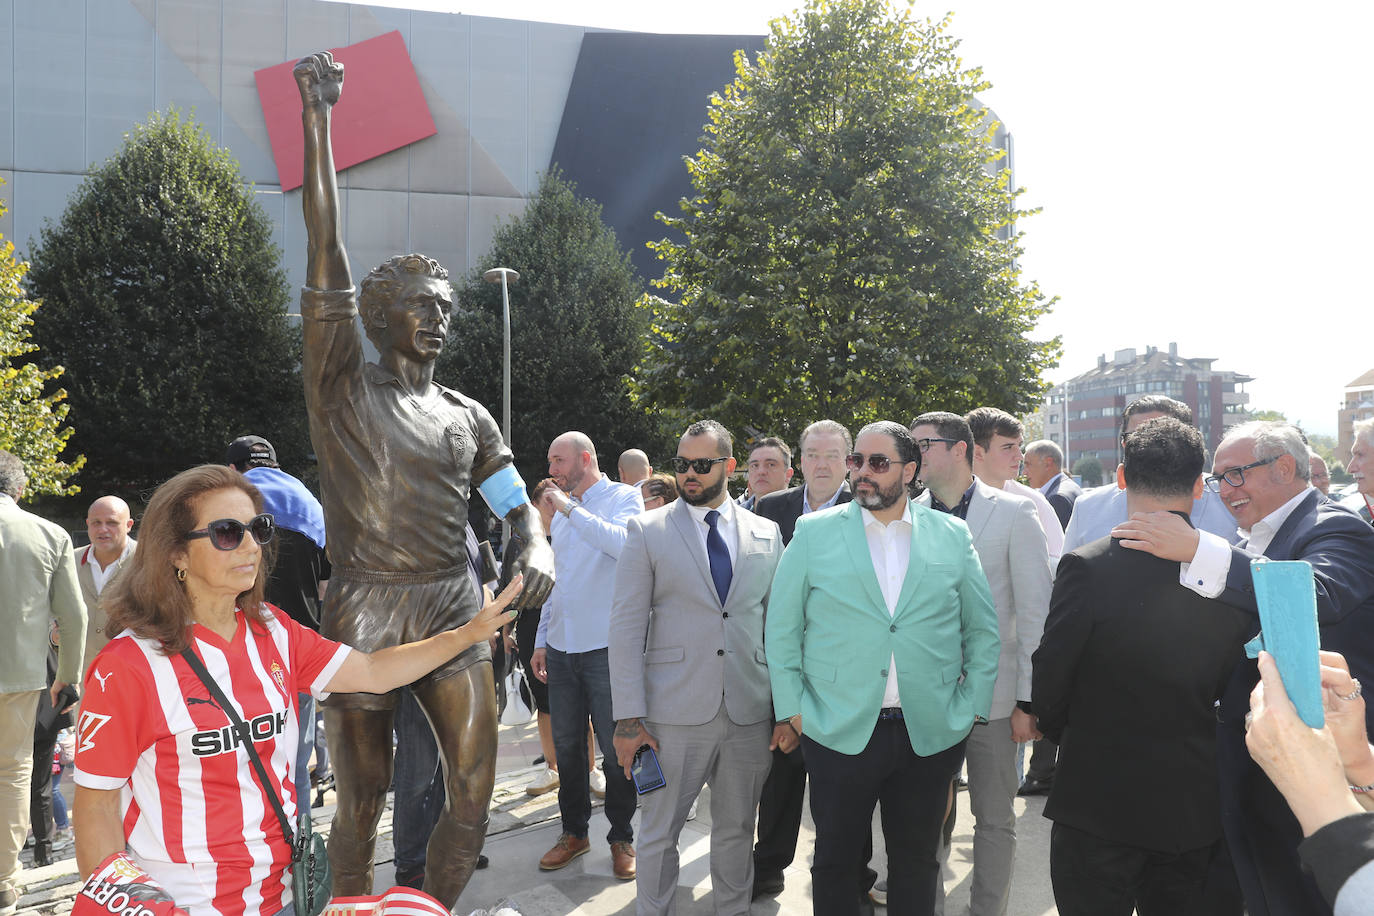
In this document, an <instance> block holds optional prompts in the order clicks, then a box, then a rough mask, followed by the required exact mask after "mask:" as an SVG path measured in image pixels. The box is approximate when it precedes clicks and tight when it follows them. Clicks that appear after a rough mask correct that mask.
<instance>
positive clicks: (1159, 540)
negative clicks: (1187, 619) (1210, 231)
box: [1112, 422, 1374, 916]
mask: <svg viewBox="0 0 1374 916" xmlns="http://www.w3.org/2000/svg"><path fill="white" fill-rule="evenodd" d="M1307 459H1308V449H1307V444H1306V443H1305V442H1304V441H1303V438H1302V433H1301V432H1300V431H1299V430H1298V429H1297V428H1295V427H1293V426H1290V425H1288V424H1286V423H1272V422H1263V423H1245V424H1242V425H1240V426H1237V427H1235V428H1234V429H1232V430H1230V431H1229V432H1228V433H1227V435H1226V438H1225V439H1223V440H1222V442H1221V445H1220V446H1218V448H1217V452H1216V456H1215V457H1214V458H1213V459H1212V474H1211V475H1210V476H1208V478H1207V486H1208V488H1209V489H1212V490H1214V491H1215V492H1217V493H1218V494H1219V495H1220V496H1221V499H1222V501H1223V502H1224V503H1225V505H1226V507H1227V508H1228V509H1229V510H1230V511H1231V514H1232V515H1233V516H1234V517H1235V520H1236V524H1237V525H1238V526H1239V527H1240V533H1241V535H1242V538H1241V540H1240V542H1239V543H1238V544H1235V545H1231V544H1228V543H1226V541H1225V540H1223V539H1221V538H1219V537H1217V536H1215V535H1213V534H1210V533H1207V532H1200V531H1196V530H1194V529H1193V528H1190V527H1189V526H1188V525H1187V524H1186V523H1185V522H1183V520H1182V519H1179V518H1177V517H1176V516H1173V515H1170V514H1169V513H1167V512H1164V513H1161V512H1151V513H1139V512H1137V513H1135V514H1133V515H1132V516H1131V518H1130V519H1128V520H1127V521H1125V522H1123V523H1122V524H1120V525H1118V526H1117V527H1116V528H1115V529H1113V531H1112V537H1115V538H1120V539H1121V543H1122V545H1123V546H1126V547H1129V548H1133V549H1137V550H1144V551H1146V552H1148V553H1152V554H1154V555H1155V556H1157V557H1162V558H1164V559H1166V560H1174V561H1177V562H1180V563H1181V564H1182V565H1181V567H1180V572H1179V581H1180V582H1181V584H1183V585H1184V586H1186V587H1187V588H1190V589H1192V590H1193V591H1195V592H1197V593H1198V594H1200V595H1204V596H1206V597H1215V598H1219V599H1220V600H1222V601H1224V602H1225V603H1227V604H1230V605H1233V606H1235V607H1239V608H1242V609H1243V610H1246V611H1248V612H1249V613H1251V614H1253V615H1257V614H1258V610H1257V608H1256V604H1255V588H1254V583H1253V582H1252V581H1251V578H1250V561H1251V560H1253V559H1255V558H1257V557H1261V556H1263V557H1268V558H1269V559H1272V560H1306V561H1307V562H1308V563H1310V564H1312V573H1313V584H1314V586H1315V589H1316V595H1317V620H1318V624H1319V635H1320V638H1321V645H1322V648H1324V649H1328V650H1331V651H1334V652H1340V653H1341V654H1342V655H1344V656H1345V657H1346V660H1347V661H1348V662H1349V664H1350V673H1351V674H1352V675H1354V676H1355V677H1357V678H1361V679H1365V680H1368V681H1369V682H1370V683H1374V528H1371V527H1370V526H1369V525H1367V524H1365V523H1364V522H1363V521H1362V520H1360V518H1359V517H1357V516H1356V515H1354V514H1353V513H1351V512H1349V511H1348V510H1346V509H1344V508H1342V507H1340V506H1338V505H1336V504H1334V503H1332V502H1331V501H1329V500H1327V499H1324V498H1322V496H1321V494H1320V493H1319V492H1318V491H1317V490H1316V489H1315V488H1313V487H1311V486H1310V485H1309V483H1308V478H1309V476H1310V475H1311V466H1310V464H1309V463H1308V460H1307ZM1257 623H1258V620H1257V617H1256V619H1255V621H1254V622H1253V623H1252V627H1253V626H1256V625H1257ZM1258 682H1259V671H1258V668H1257V667H1256V664H1255V662H1254V660H1252V659H1248V658H1247V659H1241V660H1240V662H1239V664H1237V666H1236V669H1235V671H1234V673H1233V674H1232V676H1231V680H1230V683H1229V684H1228V685H1227V687H1226V692H1225V694H1224V695H1223V696H1222V700H1221V707H1220V712H1219V714H1218V716H1219V724H1218V728H1217V756H1218V764H1219V767H1220V771H1221V792H1222V823H1223V826H1224V827H1225V829H1226V838H1227V842H1228V844H1229V846H1230V851H1231V856H1232V859H1233V861H1234V863H1235V871H1236V877H1237V878H1238V879H1239V882H1240V886H1241V890H1242V892H1243V893H1244V895H1245V906H1246V909H1247V911H1248V912H1249V913H1250V914H1251V916H1271V914H1274V916H1277V914H1295V916H1296V914H1306V913H1318V914H1321V913H1330V912H1331V909H1330V907H1329V906H1328V905H1327V904H1326V903H1325V902H1324V901H1323V900H1322V897H1321V895H1320V894H1319V893H1318V892H1317V888H1316V885H1315V884H1314V883H1313V881H1312V879H1311V877H1310V876H1309V875H1305V874H1304V873H1303V871H1302V869H1301V868H1300V866H1299V863H1298V855H1297V848H1298V843H1299V841H1300V840H1301V839H1302V831H1301V829H1300V828H1299V826H1298V822H1297V820H1296V819H1295V818H1294V817H1293V815H1292V813H1291V812H1290V811H1289V809H1288V806H1287V804H1286V803H1285V802H1284V800H1283V796H1282V795H1280V794H1279V792H1278V790H1277V789H1275V788H1274V785H1273V783H1271V782H1270V781H1269V779H1268V778H1267V777H1266V776H1265V775H1264V773H1263V771H1261V770H1260V768H1259V766H1258V765H1256V764H1255V763H1254V762H1253V761H1252V760H1251V759H1250V755H1249V754H1248V753H1247V751H1246V748H1245V731H1244V723H1245V714H1246V712H1248V711H1249V709H1250V692H1251V691H1252V690H1253V689H1254V687H1255V685H1256V684H1257V683H1258ZM1366 719H1367V726H1368V727H1370V728H1371V729H1374V704H1369V705H1368V706H1367V707H1366Z"/></svg>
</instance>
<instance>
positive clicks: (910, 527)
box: [765, 421, 1000, 914]
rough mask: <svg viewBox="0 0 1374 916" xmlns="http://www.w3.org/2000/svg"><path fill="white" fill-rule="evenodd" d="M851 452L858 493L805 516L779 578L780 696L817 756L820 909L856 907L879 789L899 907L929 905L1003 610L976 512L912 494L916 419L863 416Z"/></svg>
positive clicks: (775, 594)
mask: <svg viewBox="0 0 1374 916" xmlns="http://www.w3.org/2000/svg"><path fill="white" fill-rule="evenodd" d="M846 463H847V466H848V467H849V469H850V481H851V487H852V490H853V492H854V500H853V502H851V503H850V504H848V505H846V506H843V507H840V508H837V509H834V510H832V511H829V512H820V513H816V514H814V515H808V516H805V517H803V518H801V519H799V520H798V521H797V525H796V531H795V535H794V537H793V539H792V542H791V543H790V544H789V545H788V547H787V550H786V551H784V553H783V557H782V562H781V563H780V564H779V565H778V572H777V575H776V576H775V577H774V579H773V591H772V593H771V595H770V596H769V599H768V621H767V624H766V626H765V631H766V637H767V641H766V643H765V645H766V647H767V652H768V670H769V674H770V676H771V678H772V682H773V706H774V710H775V715H776V716H777V718H778V720H779V722H780V723H782V722H786V723H788V724H789V725H790V726H791V727H792V728H793V729H795V731H796V733H797V734H798V735H800V736H801V744H802V750H803V752H804V753H805V754H806V758H807V770H808V773H809V775H810V779H811V814H812V818H813V819H814V821H815V823H816V850H815V858H814V864H813V865H812V869H811V875H812V900H813V902H814V905H815V911H816V913H818V914H838V913H853V912H855V910H856V909H857V908H858V902H857V901H858V899H859V897H860V895H861V894H862V893H863V892H864V890H865V889H866V888H865V887H864V886H863V881H864V878H863V870H864V861H863V849H864V846H865V838H866V837H868V836H870V834H871V830H872V820H873V810H874V808H875V806H876V805H878V804H880V803H881V805H882V824H883V835H884V837H885V839H886V844H887V855H888V860H889V861H890V862H892V863H896V864H897V865H898V866H899V867H894V868H893V869H892V871H891V873H890V875H889V879H888V892H887V893H888V907H889V909H890V910H891V912H893V913H902V914H930V913H932V912H933V910H934V906H935V894H936V885H937V884H938V883H939V880H940V864H939V860H938V858H937V853H938V849H939V845H940V825H941V823H942V822H943V821H944V817H945V804H946V801H947V799H948V793H949V785H950V781H951V780H952V779H953V778H954V774H955V772H956V771H957V770H958V768H959V764H960V762H961V760H962V759H963V750H964V743H965V741H966V739H967V738H968V735H969V732H970V731H971V730H972V729H973V728H974V727H975V724H976V723H979V722H983V723H986V722H987V720H988V716H989V714H990V711H991V707H992V697H993V684H994V681H995V679H996V676H997V658H998V654H999V651H1000V639H999V637H998V632H997V611H996V608H995V607H994V605H993V602H992V595H991V593H990V591H989V589H988V581H987V578H986V577H985V576H984V575H983V571H982V567H981V565H980V564H979V561H978V554H977V552H976V551H975V549H974V546H973V540H972V538H971V537H970V535H969V530H968V527H967V526H966V525H965V524H964V523H963V522H961V521H959V520H958V519H955V518H953V517H951V516H950V515H947V514H945V513H943V512H936V511H935V510H933V509H930V508H927V507H925V506H921V505H917V504H915V503H913V502H912V501H910V500H909V499H908V498H907V492H908V489H907V488H908V487H909V486H910V485H911V483H912V481H913V480H914V479H915V478H916V475H917V473H918V472H919V471H920V468H921V456H920V452H919V450H918V448H917V445H916V442H915V440H913V439H912V437H911V434H910V433H909V432H908V431H907V429H906V427H904V426H902V425H901V424H899V423H892V422H888V421H883V422H878V423H871V424H869V425H868V426H865V427H864V428H863V430H861V431H860V433H859V436H858V439H857V440H856V441H855V443H854V452H853V453H852V454H850V455H849V457H848V459H847V461H846Z"/></svg>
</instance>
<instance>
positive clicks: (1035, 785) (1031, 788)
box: [1016, 776, 1054, 798]
mask: <svg viewBox="0 0 1374 916" xmlns="http://www.w3.org/2000/svg"><path fill="white" fill-rule="evenodd" d="M1052 788H1054V780H1053V779H1033V778H1031V777H1030V776H1027V777H1026V781H1025V782H1023V783H1021V788H1019V789H1017V790H1016V794H1017V795H1019V796H1020V797H1022V798H1025V797H1027V796H1029V795H1049V794H1050V789H1052Z"/></svg>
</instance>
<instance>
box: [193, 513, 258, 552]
mask: <svg viewBox="0 0 1374 916" xmlns="http://www.w3.org/2000/svg"><path fill="white" fill-rule="evenodd" d="M245 531H246V532H248V533H249V534H251V535H252V536H253V540H255V541H257V542H258V543H259V544H266V543H267V542H268V541H270V540H272V537H273V535H275V534H276V533H277V524H276V522H274V521H273V520H272V516H270V515H268V514H267V513H265V512H264V513H263V514H262V515H255V516H253V518H252V519H251V520H250V521H249V522H248V524H247V525H245V524H244V523H243V522H241V521H239V520H238V519H236V518H217V519H215V520H214V521H213V522H210V523H209V524H208V525H206V526H205V527H204V528H201V529H200V530H199V531H191V532H189V533H187V535H186V540H188V541H194V540H195V539H196V538H209V539H210V545H211V546H212V547H214V548H215V549H216V550H238V549H239V545H240V544H242V543H243V534H244V532H245Z"/></svg>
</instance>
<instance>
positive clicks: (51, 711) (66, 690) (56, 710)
mask: <svg viewBox="0 0 1374 916" xmlns="http://www.w3.org/2000/svg"><path fill="white" fill-rule="evenodd" d="M79 699H81V696H80V694H78V693H77V690H76V687H75V686H74V685H72V684H68V685H67V686H66V687H63V688H62V689H61V690H60V691H59V692H58V694H57V705H56V706H45V707H44V709H43V711H42V712H40V713H39V714H38V720H37V724H38V729H39V730H40V731H45V732H46V731H51V730H52V727H53V723H55V722H56V721H57V717H58V716H60V715H61V714H62V710H64V709H66V708H67V707H68V706H70V705H72V704H73V703H75V702H76V701H77V700H79Z"/></svg>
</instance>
